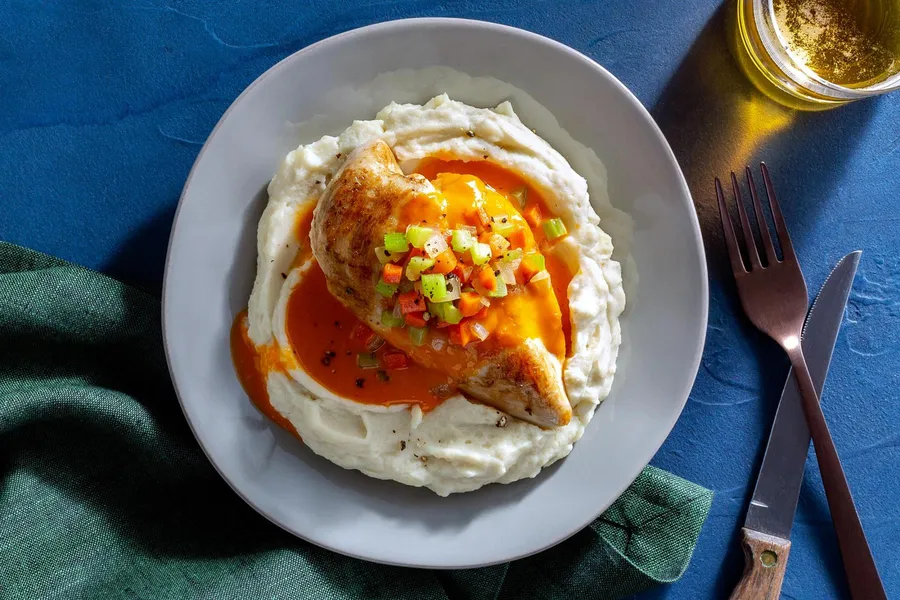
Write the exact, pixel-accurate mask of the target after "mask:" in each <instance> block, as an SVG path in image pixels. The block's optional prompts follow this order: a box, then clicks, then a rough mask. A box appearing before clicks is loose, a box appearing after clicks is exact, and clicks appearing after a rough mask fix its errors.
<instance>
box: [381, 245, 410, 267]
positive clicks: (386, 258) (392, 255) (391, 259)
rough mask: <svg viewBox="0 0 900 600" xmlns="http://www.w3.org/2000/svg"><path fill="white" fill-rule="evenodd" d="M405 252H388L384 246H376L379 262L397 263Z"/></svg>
mask: <svg viewBox="0 0 900 600" xmlns="http://www.w3.org/2000/svg"><path fill="white" fill-rule="evenodd" d="M404 254H406V253H405V252H388V251H387V250H385V248H384V246H378V247H377V248H375V256H377V257H378V262H380V263H381V264H383V265H385V264H387V263H395V262H397V261H398V260H400V259H401V258H403V256H404Z"/></svg>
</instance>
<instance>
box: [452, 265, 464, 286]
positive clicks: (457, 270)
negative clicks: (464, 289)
mask: <svg viewBox="0 0 900 600" xmlns="http://www.w3.org/2000/svg"><path fill="white" fill-rule="evenodd" d="M451 273H453V274H454V275H456V278H457V279H459V282H460V283H465V282H466V281H467V280H466V271H465V265H464V264H462V263H461V262H459V261H457V263H456V266H455V267H453V271H451Z"/></svg>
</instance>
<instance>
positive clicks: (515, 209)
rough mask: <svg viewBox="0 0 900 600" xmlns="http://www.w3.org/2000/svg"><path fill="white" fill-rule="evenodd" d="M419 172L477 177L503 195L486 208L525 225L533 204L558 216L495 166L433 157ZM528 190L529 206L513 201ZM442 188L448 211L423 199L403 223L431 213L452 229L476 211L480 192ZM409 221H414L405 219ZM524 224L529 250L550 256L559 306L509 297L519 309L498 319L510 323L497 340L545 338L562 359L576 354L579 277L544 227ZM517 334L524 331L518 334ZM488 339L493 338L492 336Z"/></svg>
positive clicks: (518, 180) (540, 198)
mask: <svg viewBox="0 0 900 600" xmlns="http://www.w3.org/2000/svg"><path fill="white" fill-rule="evenodd" d="M416 172H417V173H420V174H421V175H424V176H425V177H426V178H428V179H429V180H438V182H441V181H446V180H447V178H446V176H442V177H440V178H439V175H440V174H442V173H456V174H459V175H462V176H463V181H462V183H464V184H465V185H468V186H470V187H471V186H472V182H471V178H470V177H466V176H475V177H477V178H478V179H480V180H481V181H483V182H484V183H486V184H487V185H489V186H491V187H492V188H494V190H496V192H497V194H486V195H485V198H484V201H485V209H486V210H487V211H488V212H489V213H492V214H509V215H514V216H515V217H516V218H517V219H520V220H521V223H522V224H524V220H522V217H521V215H522V213H523V212H524V211H526V210H528V209H529V208H530V207H531V206H533V205H537V206H538V207H540V209H541V214H542V215H543V217H544V218H545V219H547V218H552V217H553V215H552V213H551V212H550V210H549V208H548V207H547V203H546V202H545V200H544V198H543V196H541V194H540V192H539V191H538V190H537V189H535V188H534V187H533V186H532V185H530V184H529V183H528V182H527V181H526V180H525V179H523V178H522V177H520V176H519V175H518V174H516V173H514V172H512V171H510V170H508V169H505V168H503V167H501V166H499V165H496V164H494V163H492V162H488V161H473V162H465V161H461V160H441V159H439V158H427V159H425V160H423V161H422V162H421V163H419V166H418V168H417V169H416ZM523 187H524V188H525V189H526V191H527V196H526V198H527V201H526V204H525V206H520V205H519V202H518V200H516V199H515V198H514V197H512V196H511V194H512V192H514V191H516V190H519V189H521V188H523ZM442 188H443V189H442V191H443V195H444V196H445V197H446V198H447V200H448V201H447V202H445V209H444V211H443V212H441V211H435V209H433V208H431V209H428V208H423V207H425V206H427V199H418V200H417V201H415V202H410V203H409V204H407V207H406V209H405V213H406V214H404V215H403V216H401V218H400V222H401V223H406V222H414V221H415V219H414V218H412V217H414V215H413V214H410V213H412V211H413V210H419V211H421V214H425V215H427V216H426V217H425V218H430V219H431V220H432V221H435V219H437V218H438V217H440V215H444V214H446V221H448V222H449V223H446V222H441V221H440V220H439V221H438V222H439V224H440V225H441V226H442V227H451V226H455V225H456V224H458V223H460V222H462V221H463V220H464V213H465V211H466V210H468V209H469V208H470V207H471V203H472V202H474V201H476V199H475V197H474V196H475V194H474V193H472V194H469V195H468V196H467V195H466V193H465V191H464V190H465V189H464V188H463V187H462V186H461V185H460V184H459V182H452V181H451V183H450V184H449V185H447V184H446V183H445V184H444V185H443V186H442ZM498 196H499V197H502V198H503V200H505V202H503V203H502V204H501V203H500V201H498V200H497V198H498ZM447 205H448V206H447ZM448 209H449V210H448ZM404 217H406V218H407V219H408V221H404V220H403V218H404ZM524 226H525V228H526V244H525V249H526V250H529V249H532V248H534V247H535V246H536V247H538V248H539V249H540V251H541V253H542V254H543V255H544V258H545V261H546V268H547V272H548V273H550V281H551V283H552V287H553V292H554V295H555V296H556V302H555V303H551V302H548V299H546V298H543V299H541V298H538V299H534V301H533V302H530V303H523V302H522V301H521V300H522V299H521V298H520V299H518V301H514V300H512V298H514V296H513V295H511V296H509V297H507V298H505V299H504V302H502V303H500V304H502V305H505V304H514V306H510V307H509V308H510V309H511V310H506V311H505V313H506V314H498V315H495V316H496V317H497V322H500V323H505V324H506V326H505V327H503V330H502V331H501V336H500V337H499V339H497V340H496V341H497V342H499V343H500V344H506V345H515V344H518V343H521V342H522V340H523V339H524V338H527V337H539V338H541V339H542V340H543V341H544V345H545V346H546V347H547V349H548V350H549V351H550V352H551V353H553V354H556V355H557V356H558V357H560V358H562V357H563V356H568V355H569V353H570V352H571V339H572V326H571V321H570V318H569V297H568V289H569V283H571V281H572V277H573V275H574V273H572V272H571V270H570V269H569V267H568V266H567V265H566V263H565V261H564V260H562V259H561V258H560V257H558V256H557V255H556V254H555V253H554V252H553V250H552V245H550V244H548V243H547V242H546V241H545V236H544V231H543V228H542V227H535V228H534V229H532V228H531V227H529V226H528V225H527V224H524ZM526 289H527V288H526ZM527 304H530V305H531V306H528V305H527ZM554 304H555V306H554ZM492 306H493V305H492ZM557 312H558V316H557V314H556V313H557ZM560 325H561V328H560ZM485 326H486V327H487V326H488V324H485ZM535 328H537V329H535ZM488 330H490V331H492V332H493V330H492V329H491V327H488ZM516 332H521V333H520V334H519V335H516ZM504 333H506V334H507V335H503V334H504ZM535 334H537V335H535ZM488 339H489V340H490V338H488Z"/></svg>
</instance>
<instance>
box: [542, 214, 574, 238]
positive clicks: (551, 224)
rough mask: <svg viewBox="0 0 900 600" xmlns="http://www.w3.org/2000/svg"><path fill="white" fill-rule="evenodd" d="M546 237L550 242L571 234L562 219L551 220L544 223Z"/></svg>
mask: <svg viewBox="0 0 900 600" xmlns="http://www.w3.org/2000/svg"><path fill="white" fill-rule="evenodd" d="M542 225H543V227H544V235H546V236H547V239H548V240H551V241H552V240H555V239H558V238H561V237H562V236H564V235H566V234H567V233H569V231H568V230H567V229H566V226H565V224H564V223H563V222H562V219H549V220H547V221H544V222H543V224H542Z"/></svg>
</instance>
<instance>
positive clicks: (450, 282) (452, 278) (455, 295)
mask: <svg viewBox="0 0 900 600" xmlns="http://www.w3.org/2000/svg"><path fill="white" fill-rule="evenodd" d="M461 291H462V284H461V283H460V282H459V279H457V277H456V275H453V274H450V275H448V276H447V295H446V296H444V299H443V300H442V302H449V301H452V300H459V297H460V295H461V293H460V292H461Z"/></svg>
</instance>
